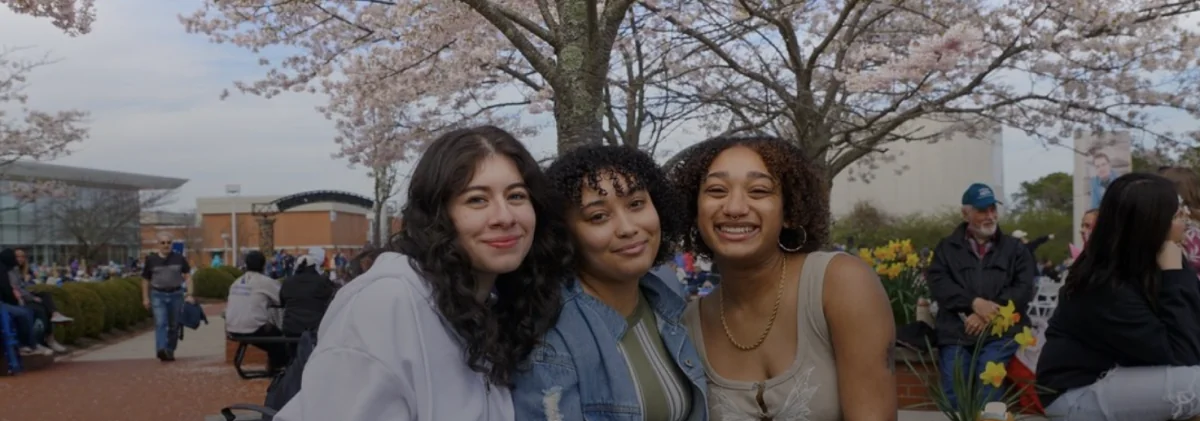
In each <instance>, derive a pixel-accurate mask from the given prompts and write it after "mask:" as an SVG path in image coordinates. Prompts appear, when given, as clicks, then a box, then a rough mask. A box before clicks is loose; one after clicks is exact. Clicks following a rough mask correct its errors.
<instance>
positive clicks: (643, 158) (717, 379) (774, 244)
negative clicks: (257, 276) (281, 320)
mask: <svg viewBox="0 0 1200 421" xmlns="http://www.w3.org/2000/svg"><path fill="white" fill-rule="evenodd" d="M679 191H682V192H683V193H684V194H683V196H682V197H681V196H678V192H679ZM563 198H565V200H564V199H563ZM825 201H827V196H826V192H825V189H824V187H823V184H822V183H821V181H820V178H819V177H818V176H816V175H815V174H814V173H813V172H812V170H811V165H810V163H809V162H808V160H807V158H806V156H805V154H804V153H803V151H801V150H800V149H798V148H797V147H796V146H794V145H792V144H790V143H789V142H786V141H784V140H781V139H773V138H754V139H723V138H722V139H713V140H708V141H705V142H702V143H701V144H700V145H698V146H696V147H693V148H692V149H691V150H689V152H686V153H685V154H683V156H682V157H681V159H680V160H679V163H678V164H677V165H676V166H675V167H673V169H672V177H670V178H668V177H666V175H665V174H664V173H663V171H662V170H661V169H660V168H659V167H658V166H657V165H655V163H654V161H653V160H652V159H651V158H650V157H649V156H647V155H645V154H644V153H642V152H638V151H634V150H630V149H626V148H620V147H585V148H582V149H578V150H575V151H573V152H570V153H568V154H566V155H564V156H562V157H560V158H559V159H558V160H557V161H556V162H555V163H554V164H553V165H552V166H551V168H550V169H549V170H548V171H547V172H546V174H543V172H542V171H541V170H540V169H539V168H538V166H537V164H536V162H535V161H534V160H533V158H532V157H531V156H530V154H529V152H528V151H527V150H526V149H525V148H524V147H523V146H522V145H521V144H520V143H519V142H517V141H516V140H515V139H513V138H512V137H511V136H510V135H508V134H507V133H504V132H503V131H501V130H499V129H496V128H492V127H481V128H475V129H469V130H460V131H456V132H452V133H449V134H447V135H445V136H443V137H441V138H439V139H438V140H436V141H434V142H433V143H432V144H431V145H430V147H429V149H428V150H427V151H426V152H425V154H424V156H423V157H422V158H421V160H420V161H419V162H418V164H417V166H416V168H415V170H414V172H413V177H412V180H411V185H410V187H409V190H408V197H407V203H406V205H405V208H404V210H403V218H404V222H405V229H404V231H403V232H402V233H400V234H399V235H398V236H397V237H396V240H395V241H394V242H393V244H392V246H391V249H392V250H394V251H395V253H384V254H382V255H380V256H379V257H378V258H377V259H376V260H375V262H374V264H373V266H371V268H370V269H369V270H367V271H366V272H365V273H364V274H362V275H361V276H359V277H358V278H357V279H355V280H354V282H351V283H349V284H347V286H346V287H344V288H343V289H342V291H340V292H339V293H338V295H337V297H336V298H335V300H334V301H333V303H332V304H331V306H330V308H329V310H328V313H327V314H326V316H325V318H324V320H323V321H322V322H321V326H320V329H319V333H318V345H317V347H316V350H315V351H314V353H313V355H312V357H311V359H310V360H309V362H308V365H307V366H306V367H305V371H304V380H303V385H302V389H301V392H300V394H299V395H297V396H296V398H294V399H293V400H292V401H291V402H290V403H289V404H288V405H287V406H286V407H285V408H284V409H283V410H282V411H281V412H280V414H279V415H278V416H277V417H276V419H277V420H280V421H296V420H314V421H315V420H322V421H324V420H331V419H337V420H348V421H359V420H362V421H365V420H383V419H387V420H486V421H492V420H499V421H509V420H583V419H585V418H586V419H588V420H610V419H611V420H639V419H640V420H706V419H715V420H730V421H732V420H742V419H779V420H782V419H814V420H825V419H830V420H833V419H848V420H860V419H861V420H888V419H894V418H895V415H896V400H895V386H894V384H895V382H894V377H893V375H894V373H892V371H891V368H892V367H893V365H892V364H893V363H892V354H891V352H890V351H891V349H892V341H893V337H894V332H893V323H892V321H891V312H890V307H889V306H888V305H887V298H886V296H885V295H884V293H883V291H882V287H881V285H880V284H879V281H878V279H877V278H876V275H875V273H874V271H873V270H872V269H871V268H869V267H867V266H866V265H865V264H863V262H861V261H860V260H858V259H855V258H853V257H850V256H847V255H844V254H831V253H819V252H816V249H817V248H818V247H819V246H820V245H821V244H823V242H824V241H825V237H826V235H827V231H828V226H827V221H828V218H827V215H826V213H825V207H826V206H825ZM679 211H684V212H683V213H682V214H672V212H679ZM668 215H671V216H668ZM677 244H682V245H683V246H684V247H685V248H686V249H687V250H688V251H692V252H696V253H699V254H702V255H706V256H711V257H712V259H713V261H714V263H715V266H716V267H718V268H719V272H720V274H721V275H722V279H723V282H722V286H721V287H720V288H719V289H718V290H717V291H716V292H714V294H713V295H711V296H710V298H707V299H704V300H702V301H698V302H694V303H692V304H691V306H690V307H688V304H687V303H686V302H685V300H684V298H683V297H682V296H680V295H678V294H677V293H676V292H675V291H674V289H673V288H672V287H671V284H670V283H671V282H678V280H676V279H662V278H659V277H658V276H655V275H653V274H651V273H650V270H651V268H652V267H654V266H655V265H657V264H661V263H662V262H664V261H665V260H666V258H667V257H668V256H669V255H670V254H671V252H672V251H671V249H672V248H673V246H675V245H677ZM685 309H686V311H685ZM693 340H694V341H695V342H694V343H693ZM710 388H711V396H710V392H709V390H710Z"/></svg>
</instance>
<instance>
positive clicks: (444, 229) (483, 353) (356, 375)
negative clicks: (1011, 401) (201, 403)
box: [276, 127, 570, 421]
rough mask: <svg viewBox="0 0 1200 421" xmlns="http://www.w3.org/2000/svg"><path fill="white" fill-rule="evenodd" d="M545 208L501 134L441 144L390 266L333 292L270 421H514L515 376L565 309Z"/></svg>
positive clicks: (421, 167) (536, 178) (422, 177)
mask: <svg viewBox="0 0 1200 421" xmlns="http://www.w3.org/2000/svg"><path fill="white" fill-rule="evenodd" d="M553 197H554V195H553V192H552V189H551V188H550V186H549V184H548V183H547V181H546V179H545V176H544V175H543V174H542V171H541V169H540V168H539V167H538V165H537V162H536V161H535V160H534V159H533V157H532V156H531V155H530V154H529V151H528V150H526V149H525V147H524V146H522V145H521V144H520V142H518V141H517V140H516V139H514V138H513V137H512V136H511V135H509V134H508V133H506V132H504V131H503V130H500V129H498V128H495V127H477V128H473V129H464V130H457V131H454V132H451V133H448V134H446V135H444V136H442V137H440V138H438V139H437V140H435V141H434V142H433V143H432V144H431V145H430V146H429V149H428V150H427V151H426V152H425V154H424V156H422V157H421V160H420V161H419V162H418V163H417V166H416V168H415V169H414V170H413V174H412V181H411V183H410V185H409V188H408V197H407V202H406V203H405V205H404V209H403V210H402V213H401V215H402V217H403V218H404V229H403V230H402V231H401V232H400V233H399V234H397V235H396V236H395V237H394V239H393V241H392V244H391V246H390V248H391V250H392V252H388V253H384V254H382V255H380V256H378V258H376V259H375V261H374V263H373V264H372V266H371V268H370V269H369V270H367V271H366V272H365V273H363V274H362V275H361V276H359V277H358V278H357V279H355V280H354V281H353V282H351V283H348V284H346V286H345V287H344V288H343V289H342V290H341V291H339V292H338V294H337V296H336V297H335V298H334V301H333V304H332V305H330V307H329V311H328V312H327V313H326V315H325V319H324V320H322V322H321V328H320V330H319V333H318V342H317V346H316V349H315V350H314V352H313V354H312V357H311V359H310V360H309V361H308V364H307V365H306V366H305V368H304V377H303V382H302V386H301V391H300V394H299V395H297V396H296V397H295V398H294V399H292V400H291V401H290V402H289V403H288V404H287V406H285V407H284V408H283V410H282V411H280V413H279V415H278V416H277V417H276V420H278V421H299V420H304V421H330V420H338V421H378V420H388V421H398V420H419V421H442V420H455V421H510V420H512V419H513V418H514V414H513V406H512V398H511V394H510V392H509V388H510V387H511V385H512V383H513V378H514V375H515V374H516V371H517V368H518V365H519V364H521V363H523V362H524V360H525V359H526V358H527V357H528V356H529V354H530V352H531V351H532V350H533V348H534V347H535V346H536V345H537V344H538V343H539V340H540V338H541V337H542V336H543V335H544V334H545V333H546V331H547V330H548V329H549V328H550V327H551V326H553V325H554V322H555V319H556V317H557V314H558V311H559V308H560V307H561V304H560V303H561V292H560V291H561V287H562V282H563V279H565V277H566V274H565V273H564V269H563V268H565V267H566V266H567V264H568V263H569V256H570V244H569V243H567V242H566V238H567V233H566V230H565V227H564V225H563V221H562V219H561V218H560V217H558V216H557V211H558V206H557V205H556V204H554V203H555V200H554V199H553Z"/></svg>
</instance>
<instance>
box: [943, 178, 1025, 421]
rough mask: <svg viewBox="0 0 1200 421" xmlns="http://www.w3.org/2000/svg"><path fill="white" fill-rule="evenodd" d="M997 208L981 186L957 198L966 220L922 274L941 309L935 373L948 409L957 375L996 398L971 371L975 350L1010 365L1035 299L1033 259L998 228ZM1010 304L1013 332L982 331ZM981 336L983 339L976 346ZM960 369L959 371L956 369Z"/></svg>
mask: <svg viewBox="0 0 1200 421" xmlns="http://www.w3.org/2000/svg"><path fill="white" fill-rule="evenodd" d="M999 205H1001V203H1000V201H998V200H997V199H996V196H995V193H994V192H993V191H992V189H991V188H990V187H988V186H987V185H986V184H982V183H975V184H972V185H971V186H970V187H969V188H967V191H966V192H965V193H963V196H962V215H963V220H964V222H963V223H962V224H960V225H959V226H958V229H955V230H954V233H952V234H950V236H949V237H946V238H943V239H942V241H941V242H939V243H938V245H937V247H936V248H935V249H934V250H933V261H932V262H931V264H930V266H929V269H928V271H927V272H926V274H925V276H926V280H927V282H929V289H930V293H931V294H932V295H933V298H934V301H936V302H937V305H938V314H937V320H936V329H937V346H938V355H939V359H940V361H939V364H938V366H939V369H940V372H941V376H942V378H941V380H942V386H943V387H942V389H943V391H945V392H946V397H947V398H948V400H949V401H950V402H951V404H952V405H955V406H957V404H958V397H957V396H956V395H955V393H954V388H953V385H954V384H955V383H957V382H956V381H955V374H956V371H957V374H958V375H959V377H961V379H960V380H959V381H958V382H972V381H973V382H976V383H977V384H978V387H979V389H977V390H979V393H980V394H981V396H980V397H982V398H984V399H985V402H986V401H987V400H999V399H1000V397H1001V395H1002V389H997V388H994V387H991V386H990V385H987V384H982V382H980V381H979V380H978V379H979V375H980V374H981V373H982V372H983V370H984V368H986V364H983V363H982V362H980V363H977V364H976V365H975V372H968V368H969V367H970V362H971V358H972V355H973V353H974V351H976V349H975V348H976V345H977V344H981V345H979V349H978V352H979V353H978V357H976V358H977V361H992V362H998V363H1001V364H1007V363H1008V361H1009V360H1011V359H1012V357H1013V355H1015V354H1016V352H1017V349H1018V348H1019V345H1017V344H1016V343H1015V342H1014V341H1013V339H1012V337H1013V335H1015V333H1016V332H1019V331H1021V329H1020V326H1027V325H1028V323H1029V321H1028V320H1029V318H1028V317H1024V316H1026V315H1027V314H1028V313H1027V309H1028V307H1029V302H1030V301H1031V300H1033V289H1034V288H1033V279H1034V276H1035V274H1036V272H1037V267H1036V266H1037V265H1036V263H1035V262H1034V259H1033V255H1032V254H1030V253H1029V250H1028V249H1026V248H1025V245H1024V244H1022V243H1021V242H1020V241H1019V240H1017V239H1016V238H1013V237H1012V236H1009V235H1005V234H1004V232H1002V231H1001V230H1000V225H999V215H998V213H997V212H998V209H997V207H998V206H999ZM1009 301H1011V302H1012V303H1013V305H1014V307H1015V308H1016V312H1017V313H1019V314H1021V315H1022V317H1021V320H1020V322H1019V324H1018V327H1017V328H1014V329H1009V331H1008V332H1006V333H1005V334H1004V335H1001V336H999V337H997V336H993V335H991V334H990V333H991V332H989V331H987V328H988V325H989V323H990V322H991V320H992V318H993V316H995V314H996V313H997V312H998V311H999V310H1000V307H1001V306H1005V305H1007V304H1008V303H1009ZM980 335H985V337H984V338H983V339H982V343H981V342H980V338H979V337H980ZM955 367H958V370H956V369H955Z"/></svg>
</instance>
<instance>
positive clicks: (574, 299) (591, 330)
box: [512, 273, 708, 421]
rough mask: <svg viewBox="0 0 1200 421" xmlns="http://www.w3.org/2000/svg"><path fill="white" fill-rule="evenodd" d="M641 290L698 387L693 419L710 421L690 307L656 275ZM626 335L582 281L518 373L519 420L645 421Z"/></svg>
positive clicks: (571, 288)
mask: <svg viewBox="0 0 1200 421" xmlns="http://www.w3.org/2000/svg"><path fill="white" fill-rule="evenodd" d="M640 287H641V290H642V294H643V295H644V296H645V297H646V301H647V303H648V304H649V305H650V308H651V309H653V311H654V314H655V316H656V318H657V319H658V333H659V335H660V336H662V341H663V345H664V346H665V347H666V349H667V351H668V352H669V353H670V354H671V357H672V358H673V359H674V361H675V364H676V365H677V366H678V367H679V369H680V370H681V371H682V372H683V374H684V376H685V377H686V378H687V379H688V380H689V382H690V383H691V385H692V412H691V416H690V417H689V418H688V419H689V420H691V421H707V420H708V404H707V396H708V383H707V382H706V380H705V377H704V366H703V363H702V362H701V360H700V356H699V354H697V352H696V348H695V347H694V346H692V341H691V339H689V338H688V335H687V329H686V328H685V327H684V326H683V324H682V322H681V320H680V318H681V317H682V315H683V310H684V309H685V308H686V307H687V301H686V300H685V299H684V298H683V297H682V296H680V295H679V294H678V293H676V292H675V291H673V290H671V287H669V286H667V284H666V282H664V281H663V280H662V279H660V278H658V277H657V276H655V275H653V274H649V273H648V274H646V276H643V277H642V280H641V282H640ZM625 329H626V320H625V317H623V316H622V315H620V314H619V313H617V312H616V311H615V310H613V309H612V308H611V307H609V306H607V305H605V304H604V303H602V302H600V300H597V299H596V298H595V297H592V296H591V295H588V294H587V293H585V292H584V291H583V287H582V286H581V285H580V284H579V282H578V281H576V282H572V283H570V284H569V285H568V286H566V287H565V288H564V291H563V309H562V313H561V314H560V315H559V318H558V323H557V324H556V325H555V327H554V329H552V330H550V332H548V333H547V334H546V337H545V338H544V340H543V342H542V344H541V345H540V346H538V347H537V348H535V349H534V351H533V354H532V355H531V356H530V359H531V367H529V369H528V370H526V371H523V372H521V373H519V374H518V375H517V378H516V385H515V387H514V388H513V391H512V396H513V406H514V409H515V410H516V415H517V417H516V419H517V421H533V420H539V421H540V420H545V421H583V420H584V419H586V420H587V421H642V418H643V417H642V411H641V407H640V405H639V397H638V392H637V387H636V386H635V385H634V383H633V382H634V380H633V377H632V376H631V375H630V374H629V368H628V366H627V365H626V362H625V358H624V357H623V356H622V354H621V351H620V350H619V349H618V342H619V341H620V338H621V336H622V335H623V334H624V333H625ZM584 379H586V380H584ZM647 421H649V420H647Z"/></svg>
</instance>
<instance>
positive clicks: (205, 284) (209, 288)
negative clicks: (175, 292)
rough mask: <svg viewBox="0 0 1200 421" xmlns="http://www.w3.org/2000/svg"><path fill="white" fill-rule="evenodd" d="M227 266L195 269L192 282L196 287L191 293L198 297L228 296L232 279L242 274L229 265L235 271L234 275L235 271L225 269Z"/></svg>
mask: <svg viewBox="0 0 1200 421" xmlns="http://www.w3.org/2000/svg"><path fill="white" fill-rule="evenodd" d="M227 267H229V266H221V267H218V268H211V267H209V268H203V269H197V270H196V273H194V274H192V282H195V283H196V289H195V291H193V292H192V294H193V295H195V296H196V297H199V298H213V299H218V300H224V299H226V298H228V297H229V286H230V285H233V281H235V280H237V278H238V277H241V276H242V274H241V271H240V270H238V269H237V268H234V267H229V268H230V269H233V271H237V272H236V273H237V276H234V273H235V272H233V271H230V270H229V269H225V268H227Z"/></svg>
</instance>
